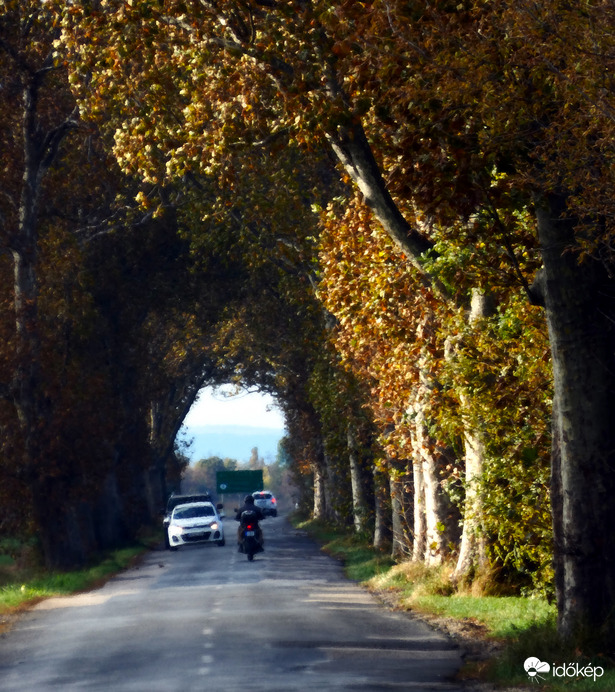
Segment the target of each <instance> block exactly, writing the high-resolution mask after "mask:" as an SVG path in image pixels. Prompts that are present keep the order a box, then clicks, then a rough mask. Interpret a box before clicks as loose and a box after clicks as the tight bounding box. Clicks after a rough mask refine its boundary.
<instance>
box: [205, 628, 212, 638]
mask: <svg viewBox="0 0 615 692" xmlns="http://www.w3.org/2000/svg"><path fill="white" fill-rule="evenodd" d="M213 633H214V631H213V629H212V628H211V627H206V628H205V629H204V630H203V634H204V635H205V636H206V637H211V635H212V634H213Z"/></svg>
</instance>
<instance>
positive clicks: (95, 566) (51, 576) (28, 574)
mask: <svg viewBox="0 0 615 692" xmlns="http://www.w3.org/2000/svg"><path fill="white" fill-rule="evenodd" d="M156 539H157V537H156V536H153V535H152V536H147V537H145V538H143V539H142V540H139V541H138V542H136V543H135V544H134V545H129V546H127V547H124V548H121V549H118V550H114V551H112V552H109V553H106V554H105V555H103V556H101V557H100V559H99V560H97V561H96V562H94V563H92V564H91V565H89V566H88V567H85V568H83V569H79V570H74V571H70V572H59V571H49V570H45V569H43V568H41V567H39V566H37V565H33V564H32V563H31V562H30V563H29V564H27V565H26V566H20V563H19V561H15V560H14V559H10V558H9V557H8V556H6V555H5V556H0V616H6V615H10V614H14V613H18V612H20V611H23V610H26V609H27V608H29V607H30V606H32V605H34V604H36V603H38V602H40V601H42V600H44V599H46V598H51V597H52V596H66V595H69V594H75V593H80V592H83V591H88V590H90V589H93V588H96V587H97V586H100V585H102V584H103V583H104V582H105V581H107V580H108V579H109V578H110V577H112V576H114V575H115V574H118V573H119V572H122V571H123V570H125V569H127V568H129V567H131V566H132V565H134V564H135V562H136V561H137V560H138V559H139V557H140V556H141V555H143V554H144V553H145V552H146V551H147V550H149V549H150V548H151V546H152V545H153V543H154V542H155V540H156ZM1 625H2V622H0V626H1Z"/></svg>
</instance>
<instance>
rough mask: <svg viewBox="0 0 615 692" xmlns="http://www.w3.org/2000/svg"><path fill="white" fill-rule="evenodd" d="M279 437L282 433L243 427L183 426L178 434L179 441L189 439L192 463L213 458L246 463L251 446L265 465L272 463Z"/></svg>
mask: <svg viewBox="0 0 615 692" xmlns="http://www.w3.org/2000/svg"><path fill="white" fill-rule="evenodd" d="M282 437H284V430H281V429H278V428H254V427H249V426H243V425H207V426H202V427H196V426H195V427H188V426H184V427H183V428H182V429H181V431H180V439H185V440H186V441H187V442H189V441H190V440H193V443H192V445H191V446H190V448H189V450H188V456H189V457H190V459H191V460H192V461H198V460H199V459H207V458H208V457H213V456H218V457H222V458H223V459H225V458H227V457H228V458H230V459H237V461H248V460H249V459H250V453H251V452H252V448H253V447H258V454H259V456H261V457H263V459H265V461H266V462H270V461H275V458H276V456H277V453H278V442H279V441H280V440H281V439H282Z"/></svg>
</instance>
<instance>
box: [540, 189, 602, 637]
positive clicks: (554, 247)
mask: <svg viewBox="0 0 615 692" xmlns="http://www.w3.org/2000/svg"><path fill="white" fill-rule="evenodd" d="M564 212H565V200H563V199H556V198H550V199H549V200H548V201H547V202H546V203H545V204H544V205H543V206H539V207H538V208H537V218H538V232H539V240H540V245H541V251H542V258H543V265H544V278H543V281H544V283H543V295H544V299H545V307H546V314H547V323H548V326H549V336H550V342H551V353H552V360H553V378H554V399H555V406H554V411H553V413H554V415H553V440H554V445H553V463H552V484H553V488H552V493H553V526H554V536H555V546H554V550H555V568H556V587H557V604H558V626H559V631H560V633H561V634H562V635H564V636H574V635H579V634H589V633H591V634H593V635H594V636H595V637H597V638H598V639H599V640H600V644H601V646H604V647H605V648H608V647H609V646H613V645H614V644H615V542H614V541H613V540H612V536H611V532H612V528H613V526H614V525H615V501H614V499H613V498H615V406H614V405H613V392H615V362H614V352H615V334H614V332H615V309H614V305H615V285H614V283H613V281H612V279H611V278H610V277H609V276H608V275H607V271H606V270H605V268H604V266H603V265H602V264H601V263H599V262H596V261H594V260H593V259H591V258H583V261H579V258H578V257H577V254H576V252H575V250H576V249H577V248H578V245H576V241H575V231H574V221H573V220H571V219H569V218H566V217H565V215H564Z"/></svg>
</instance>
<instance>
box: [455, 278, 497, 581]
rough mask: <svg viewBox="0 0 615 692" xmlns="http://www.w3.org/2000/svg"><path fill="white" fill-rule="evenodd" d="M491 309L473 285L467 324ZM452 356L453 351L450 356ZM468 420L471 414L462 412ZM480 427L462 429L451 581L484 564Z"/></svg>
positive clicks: (463, 399) (464, 404)
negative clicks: (460, 495)
mask: <svg viewBox="0 0 615 692" xmlns="http://www.w3.org/2000/svg"><path fill="white" fill-rule="evenodd" d="M492 313H493V306H492V304H491V301H490V300H489V298H488V296H487V295H486V294H485V293H484V292H482V291H479V290H477V289H475V290H474V291H473V293H472V304H471V309H470V317H469V323H470V326H476V325H477V324H478V323H479V322H480V320H482V319H484V318H486V317H489V316H490V315H491V314H492ZM451 357H454V354H453V356H451ZM459 402H460V404H461V409H462V411H463V410H464V409H465V410H467V409H468V408H469V399H468V396H467V395H466V393H465V392H463V391H461V392H459ZM466 419H467V420H472V417H471V416H466ZM483 435H484V431H483V430H482V426H481V425H480V424H479V422H478V421H476V420H474V421H473V424H472V425H466V426H465V430H464V447H465V491H466V495H465V500H464V505H463V530H462V534H461V544H460V546H459V557H458V558H457V565H456V567H455V571H454V572H453V576H452V579H453V581H454V582H459V581H464V580H465V581H467V580H471V579H472V578H473V577H474V575H475V574H478V573H480V572H481V571H483V570H485V569H486V568H487V545H486V541H485V535H484V532H483V519H482V514H483V502H482V491H481V482H482V476H483V469H484V465H485V445H484V441H483Z"/></svg>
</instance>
